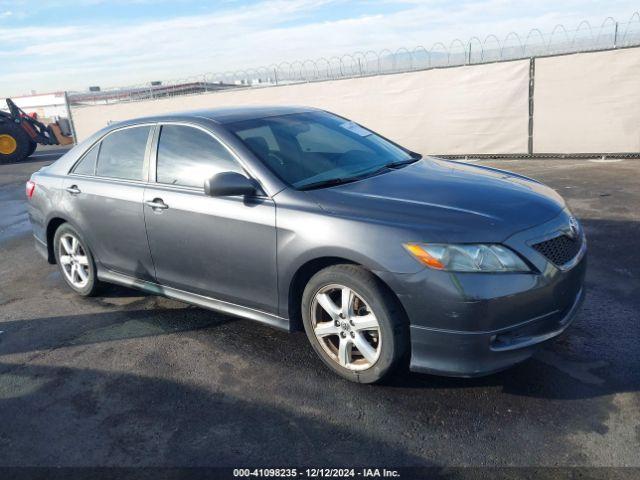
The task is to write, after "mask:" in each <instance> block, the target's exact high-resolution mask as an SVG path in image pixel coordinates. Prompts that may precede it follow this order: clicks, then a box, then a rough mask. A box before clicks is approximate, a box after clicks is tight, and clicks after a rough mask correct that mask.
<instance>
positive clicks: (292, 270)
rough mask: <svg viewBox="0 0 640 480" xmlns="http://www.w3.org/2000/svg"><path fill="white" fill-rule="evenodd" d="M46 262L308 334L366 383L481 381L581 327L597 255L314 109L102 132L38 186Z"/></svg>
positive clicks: (509, 204)
mask: <svg viewBox="0 0 640 480" xmlns="http://www.w3.org/2000/svg"><path fill="white" fill-rule="evenodd" d="M27 197H28V198H29V216H30V219H31V223H32V226H33V232H34V237H35V245H36V247H37V249H38V250H39V251H40V252H41V253H42V254H43V255H44V257H45V258H46V259H47V260H48V261H49V262H50V263H52V264H53V263H57V264H58V266H59V268H60V271H61V274H62V278H63V279H64V281H65V282H66V283H67V284H68V285H69V287H71V288H72V289H73V290H75V291H76V292H77V293H79V294H81V295H86V296H88V295H93V294H95V293H96V292H97V291H98V290H99V288H100V286H101V284H102V283H104V282H108V283H116V284H120V285H125V286H129V287H134V288H139V289H142V290H144V291H147V292H150V293H153V294H158V295H165V296H167V297H171V298H176V299H178V300H182V301H185V302H189V303H192V304H195V305H199V306H201V307H204V308H210V309H213V310H218V311H222V312H226V313H229V314H232V315H237V316H241V317H245V318H249V319H253V320H256V321H259V322H263V323H267V324H269V325H273V326H275V327H278V328H282V329H286V330H296V329H302V328H303V329H304V330H305V331H306V333H307V336H308V338H309V341H310V342H311V345H312V346H313V348H314V349H315V351H316V352H317V353H318V355H319V356H320V358H321V359H322V360H323V361H324V363H325V364H326V365H327V366H328V367H329V368H331V369H332V370H334V371H335V372H336V373H338V374H339V375H342V376H343V377H345V378H347V379H349V380H353V381H357V382H362V383H372V382H377V381H379V380H381V379H383V378H384V377H385V376H387V375H388V374H390V373H391V372H392V371H394V370H395V369H396V368H397V367H403V366H406V365H407V364H408V366H409V368H411V370H413V371H417V372H427V373H435V374H442V375H453V376H476V375H484V374H488V373H491V372H494V371H497V370H501V369H504V368H507V367H509V366H511V365H513V364H515V363H517V362H520V361H522V360H525V359H526V358H528V357H529V356H531V355H532V353H533V352H534V351H535V349H536V348H538V347H539V346H540V345H542V344H543V342H545V341H548V340H550V339H552V338H554V337H556V336H558V335H559V334H561V333H562V332H563V331H564V330H565V329H566V328H567V327H568V326H569V324H570V322H571V320H572V318H573V317H574V314H575V312H576V310H577V308H578V306H579V304H580V301H581V300H582V297H583V282H584V276H585V268H586V240H585V237H584V233H583V230H582V228H581V227H580V225H579V223H578V222H577V221H576V219H575V218H574V217H573V216H572V215H571V213H570V212H569V210H568V208H567V206H566V205H565V203H564V201H563V200H562V198H561V197H560V196H559V195H557V194H556V193H555V192H554V191H553V190H551V189H550V188H548V187H546V186H544V185H542V184H540V183H538V182H536V181H534V180H531V179H529V178H525V177H522V176H519V175H516V174H512V173H508V172H505V171H500V170H495V169H491V168H487V167H481V166H474V165H469V164H463V163H459V162H453V161H446V160H442V159H437V158H431V157H429V158H422V157H421V156H420V155H418V154H416V153H414V152H411V151H409V150H407V149H405V148H403V147H401V146H399V145H397V144H395V143H393V142H392V141H390V140H387V139H385V138H384V137H382V136H380V135H378V134H376V133H374V132H372V131H371V130H368V129H367V128H365V127H363V126H361V125H359V124H357V123H355V122H352V121H349V120H347V119H345V118H342V117H340V116H337V115H334V114H331V113H328V112H325V111H322V110H316V109H310V108H296V107H262V108H233V109H217V110H203V111H195V112H188V113H181V114H172V115H165V116H156V117H147V118H142V119H136V120H130V121H126V122H122V123H118V124H114V125H110V126H109V127H107V128H105V129H103V130H101V131H99V132H97V133H96V134H94V135H93V136H91V137H90V138H88V139H87V140H85V141H84V142H82V143H81V144H80V145H78V146H77V147H75V148H74V149H72V150H71V151H70V152H69V153H67V154H66V155H64V156H63V157H62V158H60V159H59V160H58V161H57V162H55V163H54V164H52V165H50V166H49V167H46V168H43V169H42V170H40V171H39V172H36V173H34V174H33V176H32V177H31V179H30V181H29V182H28V183H27Z"/></svg>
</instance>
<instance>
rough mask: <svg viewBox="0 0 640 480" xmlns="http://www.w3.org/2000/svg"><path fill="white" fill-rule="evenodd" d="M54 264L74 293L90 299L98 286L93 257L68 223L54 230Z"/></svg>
mask: <svg viewBox="0 0 640 480" xmlns="http://www.w3.org/2000/svg"><path fill="white" fill-rule="evenodd" d="M53 248H54V252H55V256H56V263H57V264H58V267H59V268H60V273H61V274H62V278H63V279H64V281H65V282H66V284H67V285H69V287H71V289H72V290H74V291H75V292H76V293H78V294H80V295H82V296H84V297H90V296H92V295H95V293H96V291H97V289H98V287H99V286H100V284H99V281H98V279H97V276H96V265H95V262H94V260H93V255H92V254H91V251H90V250H89V248H88V247H87V244H86V243H85V241H84V240H83V239H82V237H81V236H80V234H79V233H78V232H77V231H76V229H75V228H73V227H72V226H71V225H69V224H68V223H64V224H62V225H61V226H60V227H58V229H57V230H56V234H55V235H54V239H53Z"/></svg>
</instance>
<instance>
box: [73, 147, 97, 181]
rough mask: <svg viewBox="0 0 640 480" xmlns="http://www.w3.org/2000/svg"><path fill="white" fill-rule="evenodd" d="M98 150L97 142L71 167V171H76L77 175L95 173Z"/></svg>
mask: <svg viewBox="0 0 640 480" xmlns="http://www.w3.org/2000/svg"><path fill="white" fill-rule="evenodd" d="M99 150H100V144H99V143H97V144H95V145H94V146H93V147H92V148H91V149H90V150H89V151H88V152H87V153H86V154H85V155H84V157H82V160H80V161H79V162H78V163H77V164H76V166H75V167H74V168H73V173H77V174H78V175H95V173H96V160H98V151H99Z"/></svg>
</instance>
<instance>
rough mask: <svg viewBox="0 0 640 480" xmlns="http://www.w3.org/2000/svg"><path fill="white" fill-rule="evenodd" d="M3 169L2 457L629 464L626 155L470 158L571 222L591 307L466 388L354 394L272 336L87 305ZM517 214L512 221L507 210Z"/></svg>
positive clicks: (239, 324)
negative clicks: (585, 252) (576, 223)
mask: <svg viewBox="0 0 640 480" xmlns="http://www.w3.org/2000/svg"><path fill="white" fill-rule="evenodd" d="M58 155H59V153H57V152H56V151H55V150H46V151H40V152H38V153H36V157H33V158H32V159H30V160H28V161H26V162H23V163H20V164H12V165H0V212H1V214H0V331H1V332H2V333H0V466H7V465H13V466H121V465H126V466H221V465H223V466H239V465H249V464H260V465H270V466H287V465H289V466H290V465H328V464H330V465H342V466H353V465H365V466H373V465H377V466H396V467H397V466H417V465H420V466H435V467H441V466H464V465H469V466H478V465H491V466H504V465H509V466H640V455H639V452H640V393H639V388H640V368H639V367H640V346H639V342H640V322H639V321H640V288H639V287H640V255H638V245H639V244H638V238H640V161H638V160H622V161H618V162H608V163H603V162H594V161H588V160H566V159H565V160H512V161H510V160H500V161H483V162H480V163H482V164H488V165H491V166H496V167H499V168H504V169H507V170H513V171H516V172H518V173H522V174H525V175H528V176H531V177H533V178H536V179H539V180H542V181H544V182H546V183H548V184H550V185H551V186H552V187H554V188H556V189H557V190H558V191H559V192H560V193H561V194H562V195H564V196H565V198H567V199H568V202H569V204H570V206H571V208H572V209H573V211H574V213H576V215H577V216H578V218H579V219H580V220H581V221H582V222H583V224H584V227H585V229H586V232H587V236H588V240H589V247H590V252H589V255H590V258H589V262H590V265H589V271H588V275H587V289H588V297H587V300H586V302H585V304H584V307H583V308H582V310H581V312H580V313H579V315H578V317H577V319H576V320H575V322H574V325H573V326H572V327H571V328H570V330H569V331H568V332H567V333H566V334H565V335H564V336H563V337H561V338H560V339H559V340H558V341H557V342H555V343H553V344H551V345H548V346H547V347H546V348H544V350H542V351H541V352H540V353H539V354H537V355H536V356H535V357H534V358H533V359H531V360H529V361H527V362H525V363H523V364H521V365H519V366H516V367H514V368H512V369H510V370H508V371H506V372H502V373H500V374H496V375H492V376H489V377H485V378H481V379H473V380H465V379H448V378H440V377H434V376H427V375H417V374H408V373H407V374H402V375H398V376H397V377H396V378H395V379H393V380H392V381H391V382H390V383H388V384H386V385H383V386H364V385H355V384H352V383H349V382H346V381H343V380H341V379H340V378H338V377H336V376H335V375H333V374H331V373H330V372H329V371H328V370H327V369H326V368H324V367H323V365H322V364H321V362H320V360H319V359H317V358H316V357H315V355H314V353H313V351H312V349H311V347H310V346H309V345H308V344H307V341H306V338H305V336H304V334H302V333H294V334H287V333H284V332H281V331H277V330H273V329H270V328H268V327H266V326H262V325H259V324H256V323H252V322H250V321H246V320H241V319H237V318H233V317H228V316H225V315H220V314H217V313H214V312H210V311H205V310H202V309H200V308H195V307H191V306H188V305H185V304H182V303H179V302H176V301H172V300H167V299H163V298H158V297H154V296H149V295H145V294H142V293H140V292H137V291H133V290H127V289H124V288H120V287H110V288H108V289H107V290H106V291H105V292H104V294H103V295H102V296H100V297H97V298H91V299H85V298H81V297H79V296H77V295H75V294H73V293H72V292H71V291H70V290H69V289H68V288H66V287H65V285H64V283H63V281H62V279H61V277H60V275H59V273H58V271H57V269H56V267H55V266H52V265H48V264H47V263H46V262H45V261H44V260H43V259H41V258H40V257H39V256H38V255H37V254H36V252H35V250H34V248H33V242H32V239H31V233H30V226H29V223H28V220H27V216H26V213H25V198H24V182H25V181H26V179H27V178H28V177H29V175H30V174H31V172H33V171H35V170H37V169H38V168H40V167H41V166H43V165H45V164H47V163H49V162H51V161H53V160H55V158H57V156H58ZM523 215H526V212H523Z"/></svg>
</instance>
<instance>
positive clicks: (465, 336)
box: [410, 289, 584, 377]
mask: <svg viewBox="0 0 640 480" xmlns="http://www.w3.org/2000/svg"><path fill="white" fill-rule="evenodd" d="M583 299H584V290H583V289H581V290H580V291H579V292H578V295H577V296H576V298H575V300H574V302H573V304H572V305H571V306H570V307H569V308H568V309H567V310H566V311H563V312H555V313H551V314H548V315H544V316H542V317H539V318H533V319H531V320H529V321H527V322H524V323H521V324H518V325H514V326H511V327H506V328H502V329H499V330H493V331H485V332H473V333H469V332H457V331H444V330H437V329H429V328H426V327H420V326H417V325H412V326H411V327H410V329H411V365H410V368H411V370H412V371H415V372H422V373H434V374H438V375H447V376H454V377H477V376H482V375H488V374H490V373H494V372H497V371H500V370H504V369H505V368H508V367H510V366H512V365H515V364H517V363H520V362H522V361H523V360H526V359H527V358H529V357H530V356H531V355H533V353H534V352H535V351H536V350H537V348H539V346H540V345H541V344H542V343H544V342H546V341H549V340H551V339H553V338H555V337H557V336H558V335H560V334H561V333H562V332H564V331H565V330H566V329H567V328H568V327H569V325H570V324H571V322H572V320H573V318H574V317H575V314H576V312H577V310H578V308H579V307H580V304H581V303H582V301H583Z"/></svg>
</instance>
